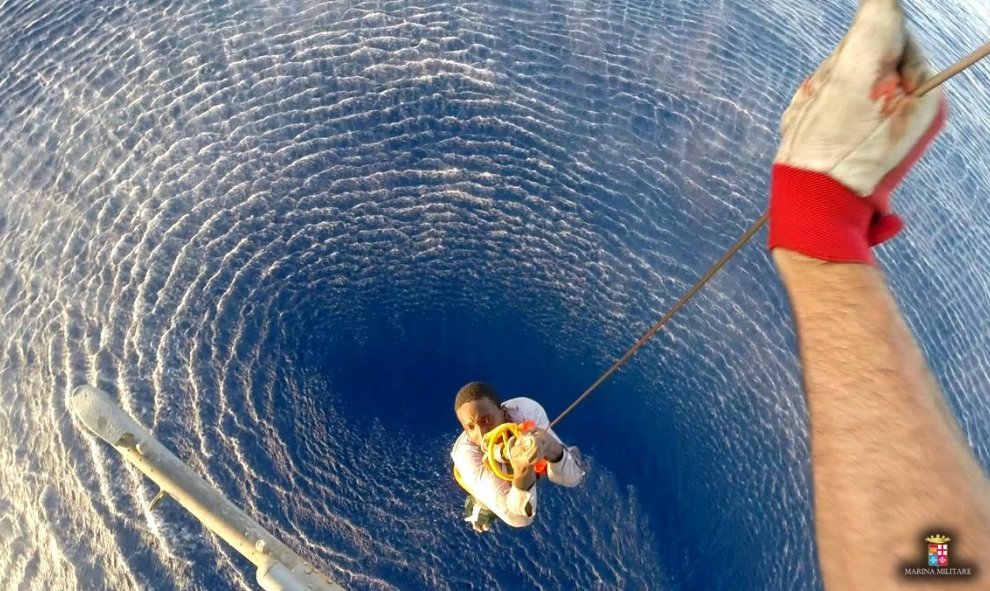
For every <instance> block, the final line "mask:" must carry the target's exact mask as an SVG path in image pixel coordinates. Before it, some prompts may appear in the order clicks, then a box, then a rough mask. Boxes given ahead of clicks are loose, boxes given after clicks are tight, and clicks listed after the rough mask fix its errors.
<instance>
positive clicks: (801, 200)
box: [770, 164, 900, 265]
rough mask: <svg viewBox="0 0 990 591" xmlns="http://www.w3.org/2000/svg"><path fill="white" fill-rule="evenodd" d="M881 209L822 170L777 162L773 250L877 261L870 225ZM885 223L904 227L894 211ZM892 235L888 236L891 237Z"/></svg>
mask: <svg viewBox="0 0 990 591" xmlns="http://www.w3.org/2000/svg"><path fill="white" fill-rule="evenodd" d="M875 215H879V212H878V211H877V210H876V209H875V208H874V206H873V205H872V204H871V203H870V202H869V201H868V200H866V199H864V198H862V197H860V196H858V195H856V193H854V192H853V191H852V190H850V189H849V188H847V187H846V186H845V185H843V184H841V183H839V182H838V181H836V180H835V179H833V178H832V177H830V176H828V175H826V174H822V173H820V172H811V171H807V170H802V169H800V168H793V167H790V166H787V165H786V164H774V165H773V171H772V173H771V180H770V249H771V250H772V249H774V248H777V247H782V248H786V249H789V250H793V251H796V252H799V253H801V254H803V255H807V256H809V257H812V258H816V259H821V260H824V261H832V262H841V263H865V264H868V265H873V264H875V261H874V259H873V255H871V254H870V246H871V245H872V244H876V243H877V240H876V236H873V235H871V232H870V230H871V226H874V225H875V224H877V223H881V220H879V219H875V218H874V216H875ZM882 223H884V224H888V225H894V226H896V227H895V228H893V232H892V233H891V235H893V233H896V232H897V230H899V229H900V223H899V220H897V219H896V218H894V216H883V220H882ZM888 237H889V236H888Z"/></svg>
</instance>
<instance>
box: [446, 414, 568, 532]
mask: <svg viewBox="0 0 990 591" xmlns="http://www.w3.org/2000/svg"><path fill="white" fill-rule="evenodd" d="M502 408H503V409H504V410H505V414H506V416H507V417H508V419H509V420H510V421H512V422H513V423H521V422H523V421H526V420H532V421H533V422H535V423H536V426H537V427H539V428H540V429H544V430H546V431H547V432H548V433H549V434H550V435H552V436H553V438H554V439H556V440H557V441H560V437H557V435H556V433H554V432H553V431H551V430H549V429H547V427H549V425H550V420H549V419H548V418H547V412H546V411H545V410H543V407H542V406H540V404H539V403H538V402H536V401H535V400H533V399H531V398H522V397H520V398H513V399H512V400H507V401H505V402H503V403H502ZM561 443H563V442H561ZM450 457H451V458H453V460H454V466H455V467H456V468H457V470H458V471H459V472H460V474H461V480H462V481H463V482H464V486H465V488H467V490H468V492H469V493H471V495H472V496H474V498H475V499H476V500H477V501H478V502H479V503H481V504H482V505H484V506H485V507H486V508H488V509H490V510H491V511H492V512H493V513H495V515H498V517H499V519H501V520H502V521H504V522H506V523H508V524H509V525H511V526H513V527H525V526H527V525H529V524H531V523H532V522H533V517H534V516H535V515H536V485H535V484H534V485H533V487H532V488H530V489H529V490H520V489H518V488H516V487H514V486H512V482H511V481H509V480H502V479H501V478H499V477H498V476H496V475H495V473H494V472H492V470H491V468H489V467H488V466H487V465H486V464H485V461H484V452H482V450H481V448H480V447H479V446H477V445H475V444H474V443H471V440H470V439H468V436H467V433H461V435H460V437H458V438H457V441H455V442H454V448H453V449H452V450H451V452H450ZM580 457H581V456H580V453H579V452H578V451H577V448H573V447H567V446H564V456H563V457H562V458H560V461H559V462H548V463H547V477H548V478H549V479H550V481H551V482H553V483H556V484H559V485H561V486H567V487H572V486H577V485H578V484H580V483H581V480H582V479H583V478H584V469H583V468H582V467H581V463H580ZM507 469H508V467H507V466H505V465H503V470H507Z"/></svg>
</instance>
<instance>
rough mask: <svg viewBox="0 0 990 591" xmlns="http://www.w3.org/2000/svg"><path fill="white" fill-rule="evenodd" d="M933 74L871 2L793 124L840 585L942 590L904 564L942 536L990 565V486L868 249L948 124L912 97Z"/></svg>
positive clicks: (807, 299)
mask: <svg viewBox="0 0 990 591" xmlns="http://www.w3.org/2000/svg"><path fill="white" fill-rule="evenodd" d="M927 78H928V67H927V63H926V60H925V59H924V56H923V55H922V53H921V50H920V47H919V46H918V44H917V43H916V42H915V41H914V40H913V39H912V38H911V36H910V34H909V33H908V32H907V29H906V19H905V16H904V13H903V11H902V10H901V7H900V4H899V2H898V1H897V0H860V2H859V10H858V11H857V13H856V17H855V19H854V21H853V23H852V26H851V27H850V29H849V32H848V33H847V34H846V36H845V37H844V38H843V39H842V41H841V42H840V43H839V45H838V46H837V47H836V49H835V51H834V52H833V53H832V55H831V56H829V57H828V58H827V59H826V60H825V61H824V63H823V64H822V65H821V66H820V67H819V68H818V70H817V71H816V72H815V73H814V74H813V75H812V76H810V77H809V78H808V79H807V80H805V81H804V83H802V84H801V86H800V88H799V89H798V90H797V92H796V93H795V95H794V97H793V99H792V100H791V104H790V105H789V106H788V108H787V110H786V111H785V112H784V115H783V117H782V118H781V142H780V148H779V150H778V151H777V155H776V157H775V159H774V165H773V172H772V176H771V188H770V216H769V218H770V248H771V249H775V250H774V259H775V261H776V263H777V266H778V268H779V270H780V274H781V277H782V278H783V281H784V284H785V285H786V287H787V290H788V292H789V294H790V299H791V306H792V308H793V311H794V317H795V321H796V325H797V334H798V340H799V342H800V349H801V362H802V365H803V369H804V382H805V391H806V394H807V400H808V408H809V413H810V420H811V459H812V464H811V469H812V476H813V479H814V492H815V497H814V499H815V517H816V519H815V527H816V530H817V540H818V555H819V561H820V564H821V569H822V576H823V579H824V581H825V584H826V587H827V588H829V589H841V590H845V589H864V590H870V591H872V590H875V589H883V590H887V589H899V588H903V587H907V586H910V587H911V588H912V589H917V588H918V587H916V586H915V584H916V583H919V582H920V583H924V582H930V583H932V584H933V585H938V584H939V583H942V582H944V581H941V580H935V581H917V580H907V579H906V578H905V577H904V573H903V572H902V570H901V569H902V568H903V567H905V566H911V565H915V566H925V564H924V563H921V564H919V561H920V560H922V559H923V558H924V554H923V548H924V546H923V545H922V544H923V540H924V538H925V537H926V536H928V535H935V534H948V535H949V536H950V537H952V538H953V540H952V542H953V545H952V565H953V566H958V565H966V564H967V563H968V564H970V565H972V566H974V567H976V569H977V571H979V570H981V569H990V485H988V483H987V480H986V477H985V475H984V474H983V472H982V469H981V467H980V465H979V463H978V462H977V461H976V459H975V457H974V456H973V454H972V452H971V451H970V449H969V447H968V445H967V444H966V441H965V440H964V438H963V436H962V433H961V432H960V429H959V427H958V426H957V425H956V423H955V419H954V418H953V416H952V414H951V412H950V410H949V408H948V406H947V404H946V401H945V399H944V397H943V395H942V393H941V392H940V391H939V388H938V386H937V384H936V383H935V380H934V378H933V377H932V375H931V372H930V371H929V369H928V366H927V364H926V362H925V359H924V357H923V356H922V353H921V351H920V350H919V348H918V345H917V343H916V342H915V340H914V338H913V336H912V335H911V332H910V331H909V330H908V328H907V326H906V325H905V322H904V319H903V318H902V317H901V315H900V313H899V312H898V310H897V305H896V304H895V303H894V300H893V297H892V296H891V293H890V291H889V290H888V288H887V286H886V284H885V282H884V279H883V275H882V274H881V273H880V271H879V270H877V268H876V267H875V266H874V265H875V259H874V258H873V255H872V254H871V251H870V248H871V247H872V246H875V245H876V244H879V243H881V242H883V241H885V240H887V239H889V238H891V237H893V236H894V235H895V234H897V232H898V231H899V230H900V229H901V227H902V223H901V221H900V218H898V217H897V216H896V215H895V214H894V213H893V211H892V208H891V202H890V193H891V191H893V189H894V188H895V187H896V186H897V184H898V183H899V182H900V181H901V180H902V179H903V178H904V176H905V175H906V174H907V172H908V170H909V169H910V168H911V166H912V165H913V164H914V163H915V162H916V161H917V160H918V158H920V156H921V154H922V152H923V151H924V149H925V148H926V146H928V145H929V144H930V142H931V141H932V140H933V139H934V137H935V136H936V134H937V133H938V131H939V130H940V129H941V126H942V124H943V122H944V121H945V113H946V110H945V107H944V100H943V98H942V96H941V93H940V92H939V91H938V90H935V91H932V92H929V93H927V94H925V95H923V96H919V95H916V94H915V93H914V90H915V89H917V88H918V87H919V85H920V84H921V83H922V82H923V81H924V80H926V79H927ZM933 198H937V197H936V196H934V195H933ZM981 563H982V564H981ZM988 580H990V578H988V575H986V574H983V575H980V574H979V573H978V575H977V577H973V578H970V579H964V578H955V577H954V580H953V583H959V584H962V585H968V587H967V588H981V589H987V588H988Z"/></svg>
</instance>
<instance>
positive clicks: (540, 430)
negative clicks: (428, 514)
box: [450, 382, 584, 532]
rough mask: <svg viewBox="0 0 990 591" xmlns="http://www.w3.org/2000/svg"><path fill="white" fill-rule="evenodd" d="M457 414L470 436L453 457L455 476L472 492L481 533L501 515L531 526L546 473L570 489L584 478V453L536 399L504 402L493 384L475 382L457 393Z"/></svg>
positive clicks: (467, 512)
mask: <svg viewBox="0 0 990 591" xmlns="http://www.w3.org/2000/svg"><path fill="white" fill-rule="evenodd" d="M454 412H455V413H456V414H457V419H458V420H459V421H460V422H461V427H463V428H464V432H463V433H461V435H460V436H459V437H458V438H457V441H455V442H454V448H453V449H452V450H451V452H450V456H451V458H453V460H454V476H455V477H456V478H457V481H458V483H460V485H461V486H462V487H463V488H464V490H466V491H467V493H468V498H467V500H466V501H465V504H464V520H465V521H467V522H468V523H470V524H471V525H472V527H473V528H474V530H475V531H477V532H483V531H488V530H489V528H490V524H491V521H492V520H494V518H495V517H498V518H499V519H501V520H502V521H504V522H506V523H508V524H509V525H511V526H513V527H525V526H527V525H529V524H531V523H532V522H533V518H534V516H535V515H536V488H535V485H536V480H537V478H538V477H539V476H541V475H544V474H545V475H546V476H547V477H548V478H549V479H550V481H551V482H553V483H555V484H559V485H561V486H566V487H574V486H577V485H578V484H580V483H581V480H582V479H583V478H584V469H583V468H582V466H581V455H580V452H578V449H577V448H576V447H567V446H565V445H563V444H562V443H561V441H560V438H558V437H557V435H556V434H554V432H553V431H552V430H550V429H549V428H548V427H549V424H550V421H549V420H548V419H547V413H546V411H545V410H543V407H542V406H540V405H539V403H537V402H536V401H535V400H532V399H529V398H522V397H520V398H513V399H511V400H507V401H505V402H504V403H503V402H502V400H501V398H499V396H498V394H496V393H495V389H494V388H492V387H491V386H489V385H488V384H485V383H483V382H471V383H469V384H466V385H465V386H464V387H462V388H461V389H460V390H459V391H458V392H457V398H456V399H455V400H454ZM510 432H511V433H512V434H513V435H512V436H509V435H508V433H510ZM502 434H505V435H504V436H502ZM486 435H487V436H488V437H486ZM509 467H511V472H510V471H509V470H508V468H509Z"/></svg>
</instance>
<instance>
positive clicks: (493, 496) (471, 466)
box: [452, 444, 536, 527]
mask: <svg viewBox="0 0 990 591" xmlns="http://www.w3.org/2000/svg"><path fill="white" fill-rule="evenodd" d="M452 456H453V459H454V466H455V467H456V468H457V470H458V472H459V473H460V475H461V480H462V481H463V483H464V487H465V488H466V489H467V490H468V492H469V493H470V494H471V495H472V496H474V498H475V499H477V500H478V501H480V502H481V503H482V504H483V505H484V506H485V507H487V508H488V509H490V510H491V511H492V512H493V513H495V515H497V516H498V518H499V519H501V520H502V521H504V522H505V523H507V524H509V525H511V526H512V527H526V526H528V525H530V524H532V523H533V518H534V516H535V515H536V488H535V487H533V486H532V484H533V482H535V480H536V475H535V474H533V473H532V471H531V470H517V471H516V473H515V477H514V480H513V482H510V481H507V480H502V479H501V478H499V477H497V476H495V474H494V473H492V472H491V470H487V469H485V466H484V463H483V462H482V460H481V451H480V450H476V449H471V447H470V446H469V445H467V444H458V445H456V446H455V448H454V452H453V454H452ZM527 484H529V486H526V485H527Z"/></svg>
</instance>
